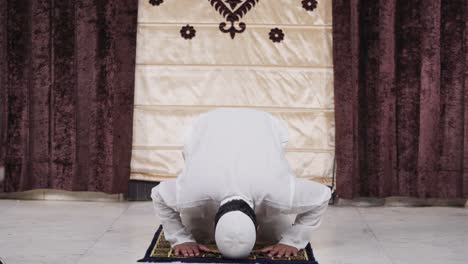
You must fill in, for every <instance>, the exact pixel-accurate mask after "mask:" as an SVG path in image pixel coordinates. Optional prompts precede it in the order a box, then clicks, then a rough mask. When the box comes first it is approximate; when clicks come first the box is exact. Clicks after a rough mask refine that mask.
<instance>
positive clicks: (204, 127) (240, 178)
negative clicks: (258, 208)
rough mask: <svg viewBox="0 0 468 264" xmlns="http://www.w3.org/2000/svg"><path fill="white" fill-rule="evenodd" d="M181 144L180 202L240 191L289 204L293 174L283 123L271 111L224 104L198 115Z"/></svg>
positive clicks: (189, 203) (255, 199) (218, 197)
mask: <svg viewBox="0 0 468 264" xmlns="http://www.w3.org/2000/svg"><path fill="white" fill-rule="evenodd" d="M191 131H192V132H191V133H190V135H189V136H188V139H187V141H186V145H185V147H184V156H185V161H186V164H185V168H184V170H183V172H182V173H181V174H180V175H179V177H178V178H177V182H178V186H179V188H178V204H179V206H181V207H183V206H184V204H186V205H187V206H193V203H194V202H197V201H203V200H208V199H210V200H215V201H221V200H223V199H224V198H226V197H229V196H233V195H240V196H243V197H245V198H247V199H251V200H252V201H253V202H255V203H257V202H264V201H266V202H270V203H275V204H277V206H280V207H285V208H287V207H289V206H290V203H291V201H292V200H291V198H292V194H291V190H293V188H294V186H293V185H292V184H293V183H294V178H295V176H294V175H293V174H292V172H291V170H290V168H289V166H288V164H287V161H286V160H285V158H284V153H283V144H284V143H285V142H287V133H286V134H285V132H284V131H286V129H285V128H284V126H283V125H282V124H281V123H280V121H279V120H277V119H276V118H274V117H273V116H272V115H270V114H269V113H266V112H263V111H258V110H253V109H234V108H222V109H218V110H215V111H212V112H208V113H206V114H204V115H202V116H200V118H198V119H197V120H196V121H195V123H194V125H193V127H192V129H191Z"/></svg>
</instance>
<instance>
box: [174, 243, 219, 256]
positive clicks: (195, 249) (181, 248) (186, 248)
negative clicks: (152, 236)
mask: <svg viewBox="0 0 468 264" xmlns="http://www.w3.org/2000/svg"><path fill="white" fill-rule="evenodd" d="M200 250H201V251H204V252H211V250H210V249H209V248H208V247H207V246H205V245H202V244H198V243H197V242H185V243H182V244H178V245H176V246H174V254H175V255H176V256H179V253H180V254H181V255H184V257H188V256H190V257H193V256H199V255H200Z"/></svg>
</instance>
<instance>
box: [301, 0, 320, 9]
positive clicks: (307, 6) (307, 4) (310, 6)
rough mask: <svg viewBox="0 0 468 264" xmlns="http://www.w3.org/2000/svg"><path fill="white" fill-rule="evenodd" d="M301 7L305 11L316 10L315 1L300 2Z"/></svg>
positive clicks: (305, 0)
mask: <svg viewBox="0 0 468 264" xmlns="http://www.w3.org/2000/svg"><path fill="white" fill-rule="evenodd" d="M302 7H303V8H304V9H305V10H307V11H314V9H315V8H317V0H302Z"/></svg>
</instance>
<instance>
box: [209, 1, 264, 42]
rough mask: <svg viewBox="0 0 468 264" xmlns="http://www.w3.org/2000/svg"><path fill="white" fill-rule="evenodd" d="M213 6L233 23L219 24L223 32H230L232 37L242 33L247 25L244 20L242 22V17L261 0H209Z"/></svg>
mask: <svg viewBox="0 0 468 264" xmlns="http://www.w3.org/2000/svg"><path fill="white" fill-rule="evenodd" d="M208 1H210V4H211V6H213V7H214V8H215V9H216V11H218V12H219V14H221V15H222V16H223V17H224V18H225V19H226V21H227V22H230V23H231V25H229V26H228V25H227V23H226V22H221V23H220V24H219V30H221V32H223V33H229V35H230V36H231V38H232V39H234V37H235V36H236V33H239V34H240V33H242V32H244V31H245V28H246V27H247V26H246V25H245V23H244V22H240V19H241V18H242V17H243V16H244V15H245V14H247V12H249V11H250V10H251V9H252V8H253V7H255V5H256V4H257V3H258V1H260V0H224V1H223V0H208ZM236 23H239V24H238V25H239V28H236Z"/></svg>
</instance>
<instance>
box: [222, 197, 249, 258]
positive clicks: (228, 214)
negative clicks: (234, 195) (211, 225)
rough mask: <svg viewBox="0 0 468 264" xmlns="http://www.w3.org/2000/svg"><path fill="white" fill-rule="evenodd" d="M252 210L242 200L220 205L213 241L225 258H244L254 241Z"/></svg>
mask: <svg viewBox="0 0 468 264" xmlns="http://www.w3.org/2000/svg"><path fill="white" fill-rule="evenodd" d="M256 226H257V221H256V218H255V212H254V210H253V209H252V208H251V207H250V206H249V205H248V204H247V203H246V202H245V201H243V200H240V199H239V200H237V199H236V200H231V201H229V202H226V203H224V204H222V205H221V206H220V208H219V210H218V212H217V213H216V217H215V240H216V246H217V247H218V249H219V251H220V252H221V254H222V255H223V256H224V257H226V258H231V259H240V258H246V257H247V256H248V255H249V254H250V252H251V251H252V249H253V247H254V245H255V240H256Z"/></svg>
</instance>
